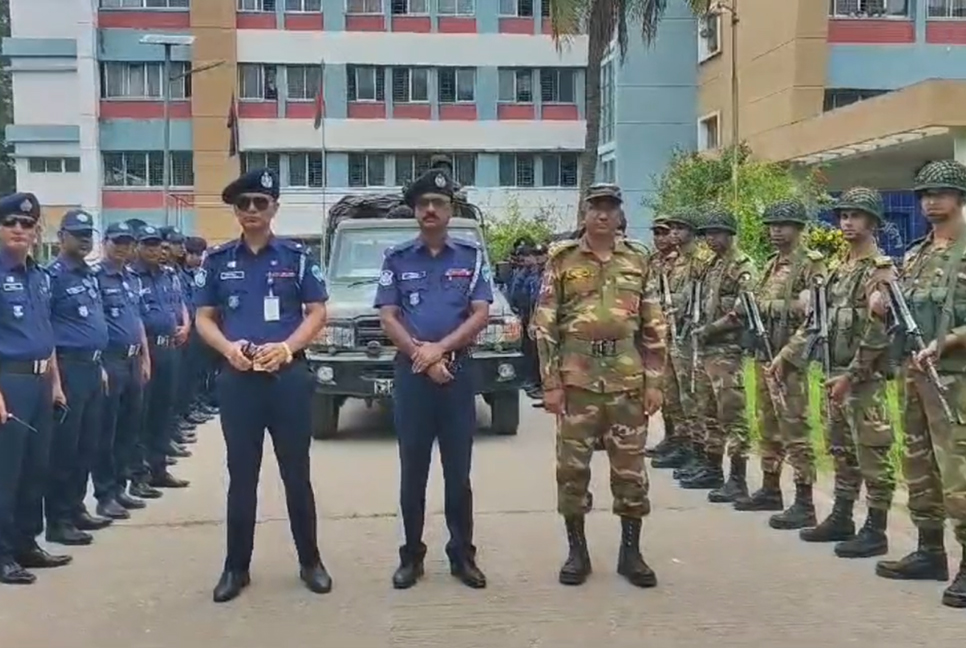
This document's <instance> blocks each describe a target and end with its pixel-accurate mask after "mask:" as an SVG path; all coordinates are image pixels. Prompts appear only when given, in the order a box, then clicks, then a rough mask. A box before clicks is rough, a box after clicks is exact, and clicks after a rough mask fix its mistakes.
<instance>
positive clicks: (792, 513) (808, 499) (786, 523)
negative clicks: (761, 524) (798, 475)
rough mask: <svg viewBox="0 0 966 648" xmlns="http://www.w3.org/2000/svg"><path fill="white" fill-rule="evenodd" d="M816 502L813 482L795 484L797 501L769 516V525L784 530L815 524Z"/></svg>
mask: <svg viewBox="0 0 966 648" xmlns="http://www.w3.org/2000/svg"><path fill="white" fill-rule="evenodd" d="M815 521H816V520H815V503H814V502H813V501H812V485H811V484H795V501H794V502H792V505H791V506H789V507H788V508H787V509H785V510H784V511H782V512H781V513H776V514H775V515H773V516H771V517H770V518H768V526H770V527H771V528H773V529H779V530H782V531H791V530H794V529H804V528H805V527H812V526H815Z"/></svg>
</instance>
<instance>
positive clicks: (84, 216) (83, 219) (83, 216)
mask: <svg viewBox="0 0 966 648" xmlns="http://www.w3.org/2000/svg"><path fill="white" fill-rule="evenodd" d="M87 220H88V219H87V214H77V222H78V223H86V222H87Z"/></svg>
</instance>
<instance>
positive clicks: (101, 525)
mask: <svg viewBox="0 0 966 648" xmlns="http://www.w3.org/2000/svg"><path fill="white" fill-rule="evenodd" d="M72 522H73V523H74V526H75V527H77V528H78V529H80V530H81V531H100V530H101V529H106V528H107V527H109V526H111V524H113V522H114V520H111V519H110V518H106V517H100V516H99V515H96V516H95V515H91V514H90V513H88V512H87V511H84V512H82V513H78V514H77V515H75V516H74V519H73V520H72Z"/></svg>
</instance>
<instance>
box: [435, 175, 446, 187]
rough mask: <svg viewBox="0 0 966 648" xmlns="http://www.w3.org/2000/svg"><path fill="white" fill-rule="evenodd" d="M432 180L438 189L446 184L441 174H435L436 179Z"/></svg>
mask: <svg viewBox="0 0 966 648" xmlns="http://www.w3.org/2000/svg"><path fill="white" fill-rule="evenodd" d="M433 182H435V183H436V186H437V187H439V188H440V189H442V188H443V187H445V186H446V178H444V177H443V175H442V174H437V175H436V179H435V180H434V181H433Z"/></svg>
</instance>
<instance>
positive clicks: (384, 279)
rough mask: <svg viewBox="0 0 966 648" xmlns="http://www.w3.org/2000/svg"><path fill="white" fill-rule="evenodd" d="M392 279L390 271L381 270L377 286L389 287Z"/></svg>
mask: <svg viewBox="0 0 966 648" xmlns="http://www.w3.org/2000/svg"><path fill="white" fill-rule="evenodd" d="M393 279H394V277H393V274H392V270H383V271H382V274H380V275H379V285H380V286H383V287H388V286H391V285H392V283H393Z"/></svg>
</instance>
